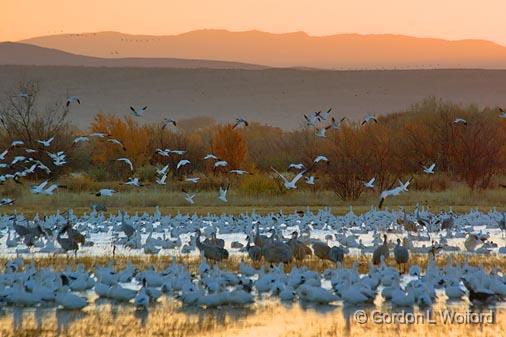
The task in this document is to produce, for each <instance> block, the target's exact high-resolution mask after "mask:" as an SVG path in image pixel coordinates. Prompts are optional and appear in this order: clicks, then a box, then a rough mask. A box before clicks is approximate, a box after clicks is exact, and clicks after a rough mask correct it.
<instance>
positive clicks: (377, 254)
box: [372, 234, 390, 265]
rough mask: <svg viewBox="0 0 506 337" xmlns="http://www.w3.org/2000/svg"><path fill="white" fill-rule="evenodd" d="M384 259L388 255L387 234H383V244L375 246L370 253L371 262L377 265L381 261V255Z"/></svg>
mask: <svg viewBox="0 0 506 337" xmlns="http://www.w3.org/2000/svg"><path fill="white" fill-rule="evenodd" d="M382 256H383V258H384V259H385V260H386V259H388V257H389V256H390V250H389V249H388V242H387V235H386V234H384V235H383V244H382V245H381V246H379V247H378V248H376V249H375V250H374V252H373V253H372V263H373V264H375V265H378V264H380V263H381V257H382Z"/></svg>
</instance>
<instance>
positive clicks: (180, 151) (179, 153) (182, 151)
mask: <svg viewBox="0 0 506 337" xmlns="http://www.w3.org/2000/svg"><path fill="white" fill-rule="evenodd" d="M169 152H170V153H173V154H177V155H178V156H182V155H183V154H185V153H186V150H170V151H169Z"/></svg>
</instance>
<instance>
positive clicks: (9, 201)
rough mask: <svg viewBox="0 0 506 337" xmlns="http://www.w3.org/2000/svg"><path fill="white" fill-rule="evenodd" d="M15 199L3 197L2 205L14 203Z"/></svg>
mask: <svg viewBox="0 0 506 337" xmlns="http://www.w3.org/2000/svg"><path fill="white" fill-rule="evenodd" d="M14 202H15V200H14V199H11V198H3V199H2V200H0V206H9V205H14Z"/></svg>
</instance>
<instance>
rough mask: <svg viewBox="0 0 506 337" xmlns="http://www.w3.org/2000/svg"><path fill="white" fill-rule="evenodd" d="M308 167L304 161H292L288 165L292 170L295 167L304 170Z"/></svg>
mask: <svg viewBox="0 0 506 337" xmlns="http://www.w3.org/2000/svg"><path fill="white" fill-rule="evenodd" d="M305 168H306V166H304V164H303V163H296V164H295V163H292V164H290V165H288V169H289V170H291V169H294V170H304V169H305Z"/></svg>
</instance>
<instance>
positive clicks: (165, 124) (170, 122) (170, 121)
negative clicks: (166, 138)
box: [162, 118, 176, 130]
mask: <svg viewBox="0 0 506 337" xmlns="http://www.w3.org/2000/svg"><path fill="white" fill-rule="evenodd" d="M171 125H173V126H176V121H175V120H174V119H172V118H164V119H163V125H162V130H164V129H165V128H166V127H169V126H171Z"/></svg>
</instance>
